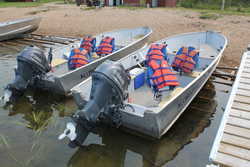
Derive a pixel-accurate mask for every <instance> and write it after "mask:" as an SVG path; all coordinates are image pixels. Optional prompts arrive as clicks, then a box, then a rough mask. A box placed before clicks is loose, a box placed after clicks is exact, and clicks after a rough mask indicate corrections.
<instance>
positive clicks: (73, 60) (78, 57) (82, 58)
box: [69, 49, 89, 69]
mask: <svg viewBox="0 0 250 167" xmlns="http://www.w3.org/2000/svg"><path fill="white" fill-rule="evenodd" d="M71 52H72V55H71V56H70V57H69V68H70V69H76V68H78V67H81V66H84V65H86V64H88V63H89V61H88V51H87V50H85V49H82V50H80V49H73V50H72V51H71Z"/></svg>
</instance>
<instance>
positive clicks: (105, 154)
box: [68, 82, 217, 167]
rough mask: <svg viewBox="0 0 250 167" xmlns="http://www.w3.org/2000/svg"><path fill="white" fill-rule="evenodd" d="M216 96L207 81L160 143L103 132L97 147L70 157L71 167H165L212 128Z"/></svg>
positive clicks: (81, 149)
mask: <svg viewBox="0 0 250 167" xmlns="http://www.w3.org/2000/svg"><path fill="white" fill-rule="evenodd" d="M215 94H216V92H215V88H214V85H213V84H212V83H211V82H208V83H207V84H206V86H205V87H204V88H203V89H202V91H201V92H200V93H199V94H198V96H197V97H196V98H195V99H194V101H193V102H192V103H191V105H190V106H189V107H188V109H187V110H186V111H185V112H184V114H183V115H182V116H181V117H180V119H179V120H178V121H177V123H175V124H174V126H173V127H172V128H171V129H170V131H169V132H168V133H167V134H166V135H165V136H164V137H163V138H162V139H161V140H156V141H150V140H146V139H142V138H141V137H136V136H133V135H128V134H126V133H124V132H121V131H119V130H116V129H110V128H105V129H102V130H101V131H99V133H98V134H97V136H95V137H92V138H95V140H96V141H95V144H93V143H92V142H91V144H89V143H88V141H87V143H85V145H86V146H84V147H82V148H79V149H78V150H77V152H76V153H75V154H74V155H73V156H72V157H71V159H70V161H69V162H68V166H70V167H82V166H93V167H99V166H100V167H105V166H107V167H118V166H143V167H152V166H162V165H164V164H166V162H168V161H170V160H172V159H173V158H174V157H175V156H176V155H177V153H178V151H179V150H181V149H182V148H183V147H184V145H186V144H188V143H190V142H192V140H193V139H194V138H196V137H197V136H199V134H200V133H202V132H203V130H204V129H205V128H206V127H208V126H209V125H210V122H211V117H212V115H213V113H214V112H215V110H216V106H217V102H216V101H215V100H214V96H215ZM98 136H99V137H98ZM183 165H184V164H183Z"/></svg>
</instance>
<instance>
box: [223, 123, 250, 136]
mask: <svg viewBox="0 0 250 167" xmlns="http://www.w3.org/2000/svg"><path fill="white" fill-rule="evenodd" d="M224 132H226V133H228V134H230V135H234V136H239V137H243V138H247V139H250V130H249V129H245V128H241V127H237V126H233V125H226V126H225V130H224Z"/></svg>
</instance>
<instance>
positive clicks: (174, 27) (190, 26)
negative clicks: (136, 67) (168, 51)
mask: <svg viewBox="0 0 250 167" xmlns="http://www.w3.org/2000/svg"><path fill="white" fill-rule="evenodd" d="M29 16H42V17H43V19H42V22H41V24H40V27H39V29H38V30H37V31H36V32H35V33H37V34H44V35H60V36H72V37H79V36H83V35H86V34H98V33H100V32H104V31H110V30H114V29H120V28H134V27H138V26H149V27H151V28H152V29H153V31H154V32H153V34H152V36H151V38H150V41H151V42H153V41H156V40H159V39H162V38H165V37H167V36H170V35H174V34H178V33H184V32H193V31H206V30H213V31H218V32H221V33H223V34H224V35H225V36H226V37H227V38H228V47H227V49H226V51H225V52H224V57H223V59H222V61H221V65H227V66H237V65H238V64H239V62H240V58H241V56H242V53H243V52H244V51H245V50H246V47H247V45H248V44H249V43H250V17H249V16H236V15H223V16H222V17H220V18H218V19H217V20H212V19H208V20H204V19H200V18H199V16H200V13H199V12H195V11H190V10H181V9H169V8H155V9H136V10H131V9H125V8H113V7H105V8H101V9H91V10H85V9H84V8H83V7H81V8H79V7H77V6H76V5H64V4H55V3H50V4H46V5H43V6H40V7H29V8H13V7H12V8H0V22H1V21H6V20H11V19H17V18H21V17H29Z"/></svg>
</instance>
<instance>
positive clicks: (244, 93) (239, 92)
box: [236, 88, 250, 97]
mask: <svg viewBox="0 0 250 167" xmlns="http://www.w3.org/2000/svg"><path fill="white" fill-rule="evenodd" d="M236 94H237V95H242V96H247V97H250V91H248V90H244V89H240V88H239V89H238V90H237V92H236Z"/></svg>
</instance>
